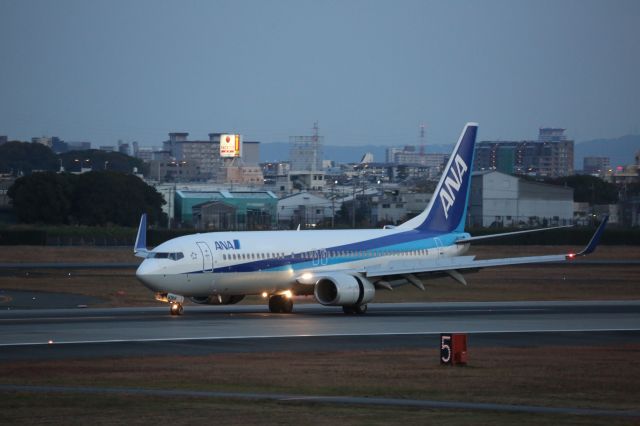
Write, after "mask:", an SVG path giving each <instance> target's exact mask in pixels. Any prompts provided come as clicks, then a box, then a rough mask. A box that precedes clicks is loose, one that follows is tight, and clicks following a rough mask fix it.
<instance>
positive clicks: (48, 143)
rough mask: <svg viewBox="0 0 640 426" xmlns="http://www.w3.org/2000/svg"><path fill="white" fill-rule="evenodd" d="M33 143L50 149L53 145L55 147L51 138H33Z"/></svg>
mask: <svg viewBox="0 0 640 426" xmlns="http://www.w3.org/2000/svg"><path fill="white" fill-rule="evenodd" d="M31 142H32V143H39V144H41V145H44V146H46V147H48V148H51V147H52V145H53V142H52V140H51V138H49V137H46V136H40V137H37V138H31Z"/></svg>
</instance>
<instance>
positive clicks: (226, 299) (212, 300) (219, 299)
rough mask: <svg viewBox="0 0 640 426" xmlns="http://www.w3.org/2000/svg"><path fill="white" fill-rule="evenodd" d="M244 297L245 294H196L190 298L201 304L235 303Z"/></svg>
mask: <svg viewBox="0 0 640 426" xmlns="http://www.w3.org/2000/svg"><path fill="white" fill-rule="evenodd" d="M242 299H244V294H240V295H237V296H216V295H211V296H194V297H190V298H189V300H191V301H192V302H193V303H198V304H200V305H234V304H236V303H238V302H239V301H241V300H242Z"/></svg>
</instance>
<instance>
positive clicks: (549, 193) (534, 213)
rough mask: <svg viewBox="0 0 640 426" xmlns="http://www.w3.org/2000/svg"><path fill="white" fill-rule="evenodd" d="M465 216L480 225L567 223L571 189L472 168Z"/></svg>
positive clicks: (508, 225)
mask: <svg viewBox="0 0 640 426" xmlns="http://www.w3.org/2000/svg"><path fill="white" fill-rule="evenodd" d="M468 219H469V222H470V223H469V224H470V225H471V226H480V227H521V226H540V225H549V226H550V225H569V224H572V223H573V189H572V188H566V187H564V186H556V185H548V184H543V183H539V182H531V181H528V180H525V179H523V178H519V177H516V176H511V175H508V174H505V173H501V172H498V171H484V172H474V173H473V175H472V179H471V194H470V196H469V218H468Z"/></svg>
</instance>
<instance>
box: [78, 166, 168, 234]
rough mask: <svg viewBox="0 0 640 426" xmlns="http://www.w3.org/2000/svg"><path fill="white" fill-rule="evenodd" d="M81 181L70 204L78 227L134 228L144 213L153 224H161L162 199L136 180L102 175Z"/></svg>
mask: <svg viewBox="0 0 640 426" xmlns="http://www.w3.org/2000/svg"><path fill="white" fill-rule="evenodd" d="M80 177H81V179H80V180H79V181H78V183H77V185H76V187H75V190H74V201H73V213H74V216H75V219H76V220H77V222H78V223H80V224H83V225H105V224H109V223H111V224H115V225H121V226H136V225H137V224H138V221H139V220H140V214H141V213H143V212H144V213H147V215H148V216H149V221H150V222H152V223H153V222H159V221H160V220H161V216H162V205H163V204H164V199H163V198H162V196H161V195H160V194H159V193H158V192H157V191H156V190H155V189H154V188H153V187H150V186H149V185H147V184H146V183H145V182H144V181H142V180H141V179H140V178H138V177H137V176H134V175H126V174H122V173H115V172H109V171H107V172H104V171H101V172H89V173H84V174H82V175H80Z"/></svg>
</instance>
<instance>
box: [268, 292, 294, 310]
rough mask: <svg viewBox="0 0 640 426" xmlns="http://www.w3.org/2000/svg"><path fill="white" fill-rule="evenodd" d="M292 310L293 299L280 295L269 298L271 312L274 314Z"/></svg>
mask: <svg viewBox="0 0 640 426" xmlns="http://www.w3.org/2000/svg"><path fill="white" fill-rule="evenodd" d="M292 311H293V300H291V299H287V298H286V297H285V296H280V295H278V296H271V297H270V298H269V312H272V313H274V314H290V313H291V312H292Z"/></svg>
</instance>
